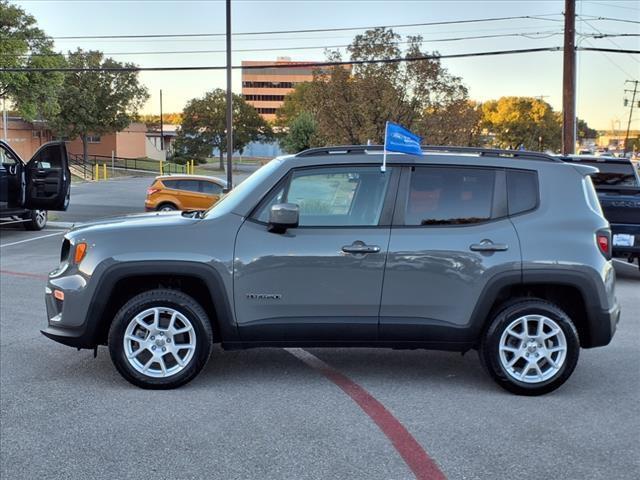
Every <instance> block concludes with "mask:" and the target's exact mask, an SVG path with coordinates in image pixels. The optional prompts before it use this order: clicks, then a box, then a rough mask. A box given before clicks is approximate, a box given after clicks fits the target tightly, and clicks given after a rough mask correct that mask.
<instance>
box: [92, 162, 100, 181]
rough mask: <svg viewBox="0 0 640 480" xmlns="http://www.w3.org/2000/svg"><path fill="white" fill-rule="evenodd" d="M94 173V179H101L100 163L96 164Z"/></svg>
mask: <svg viewBox="0 0 640 480" xmlns="http://www.w3.org/2000/svg"><path fill="white" fill-rule="evenodd" d="M94 170H95V172H94V175H93V179H94V180H95V181H96V182H97V181H99V180H100V165H98V164H97V163H96V164H95V165H94Z"/></svg>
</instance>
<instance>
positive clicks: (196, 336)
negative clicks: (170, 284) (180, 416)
mask: <svg viewBox="0 0 640 480" xmlns="http://www.w3.org/2000/svg"><path fill="white" fill-rule="evenodd" d="M212 343H213V333H212V330H211V323H210V322H209V318H208V317H207V314H206V312H205V311H204V309H203V308H202V306H201V305H200V304H199V303H198V302H196V301H195V300H194V299H193V298H192V297H190V296H188V295H186V294H184V293H182V292H179V291H176V290H166V289H158V290H150V291H148V292H144V293H141V294H139V295H137V296H135V297H133V298H132V299H131V300H129V301H128V302H127V303H126V304H125V305H124V306H123V307H122V308H121V309H120V311H119V312H118V313H117V314H116V316H115V318H114V320H113V323H112V324H111V328H110V330H109V352H110V354H111V360H112V361H113V363H114V365H115V366H116V368H117V369H118V371H119V372H120V374H121V375H122V376H123V377H124V378H125V379H127V380H128V381H129V382H131V383H133V384H134V385H137V386H139V387H142V388H151V389H169V388H176V387H179V386H181V385H184V384H185V383H187V382H189V381H190V380H191V379H193V378H194V377H195V376H196V375H197V374H198V372H200V370H201V369H202V367H203V366H204V365H205V364H206V362H207V360H208V358H209V355H210V354H211V348H212Z"/></svg>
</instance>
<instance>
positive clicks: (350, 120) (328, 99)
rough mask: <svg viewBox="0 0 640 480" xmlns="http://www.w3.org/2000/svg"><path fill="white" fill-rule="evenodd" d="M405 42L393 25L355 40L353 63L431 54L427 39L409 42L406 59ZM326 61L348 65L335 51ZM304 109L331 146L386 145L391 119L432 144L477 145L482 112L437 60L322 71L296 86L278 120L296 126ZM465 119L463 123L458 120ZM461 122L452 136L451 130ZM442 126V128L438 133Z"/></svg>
mask: <svg viewBox="0 0 640 480" xmlns="http://www.w3.org/2000/svg"><path fill="white" fill-rule="evenodd" d="M401 41H402V38H401V37H400V36H399V35H398V34H396V33H394V32H393V30H391V29H387V28H375V29H372V30H368V31H366V32H364V33H363V34H361V35H357V36H356V37H355V38H354V40H353V42H352V43H351V45H350V46H349V47H348V53H349V58H350V60H352V61H354V62H359V61H369V60H385V59H389V60H390V59H396V58H402V57H403V55H404V57H405V58H409V59H410V58H416V57H425V56H427V55H428V53H427V52H425V51H423V50H422V38H421V37H408V41H407V42H406V43H408V47H407V48H406V50H405V52H404V54H403V51H402V50H401V48H400V44H401ZM327 60H328V61H339V60H342V56H341V55H340V54H339V52H329V53H328V55H327ZM302 110H304V111H307V112H309V113H311V114H312V115H313V116H314V117H315V119H316V122H317V138H321V139H324V140H325V141H326V142H327V143H333V144H344V143H347V144H363V143H367V142H369V141H370V142H373V143H382V142H383V141H384V132H385V124H386V122H387V121H393V122H397V123H400V124H402V125H404V126H405V127H407V128H409V129H412V130H414V131H416V132H417V133H419V134H421V135H423V136H424V137H425V140H426V141H427V142H429V143H438V142H440V141H445V142H456V141H458V138H462V139H464V141H465V143H469V142H472V141H473V137H474V136H475V132H476V131H477V130H478V129H477V128H476V125H475V124H474V123H473V122H474V121H476V120H477V117H478V113H477V112H476V111H475V107H474V106H472V105H470V104H469V103H468V91H467V89H466V87H464V85H463V84H462V82H461V79H460V78H459V77H455V76H453V75H451V74H449V72H448V71H447V70H446V69H445V68H444V67H443V66H442V65H441V64H440V61H439V60H438V58H432V59H424V60H419V61H415V62H406V63H393V62H390V63H370V64H360V63H354V65H353V68H351V69H349V68H344V66H336V67H331V68H319V69H318V70H316V71H315V72H314V78H313V81H312V82H310V83H309V84H307V85H305V86H304V87H301V86H299V87H297V88H296V90H295V91H294V93H293V95H292V96H291V97H290V98H288V99H286V100H285V104H284V106H283V109H282V111H281V112H280V115H279V116H278V121H279V124H280V125H286V126H289V127H290V126H291V122H292V121H293V120H294V119H295V118H297V117H298V115H299V114H300V112H301V111H302ZM461 115H462V116H464V120H463V121H462V122H460V116H461ZM458 123H462V124H463V125H464V127H463V128H461V129H460V131H459V132H458V131H457V130H456V135H452V134H451V132H452V129H451V128H449V127H439V126H440V125H454V124H456V125H457V124H458ZM436 128H437V130H436Z"/></svg>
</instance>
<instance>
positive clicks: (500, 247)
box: [469, 240, 509, 252]
mask: <svg viewBox="0 0 640 480" xmlns="http://www.w3.org/2000/svg"><path fill="white" fill-rule="evenodd" d="M469 250H471V251H473V252H504V251H506V250H509V245H507V244H506V243H493V242H492V241H491V240H482V241H481V242H480V243H473V244H471V245H469Z"/></svg>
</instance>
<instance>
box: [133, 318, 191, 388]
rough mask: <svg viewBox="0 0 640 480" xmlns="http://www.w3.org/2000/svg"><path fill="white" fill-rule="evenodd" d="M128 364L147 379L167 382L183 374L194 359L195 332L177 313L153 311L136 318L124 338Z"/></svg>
mask: <svg viewBox="0 0 640 480" xmlns="http://www.w3.org/2000/svg"><path fill="white" fill-rule="evenodd" d="M123 343H124V353H125V356H126V358H127V361H128V362H129V364H130V365H131V366H132V367H133V368H134V369H135V370H137V371H138V372H140V373H142V374H143V375H146V376H148V377H154V378H166V377H171V376H173V375H176V374H177V373H179V372H181V371H182V370H184V369H185V368H186V367H187V366H188V365H189V362H190V361H191V359H192V358H193V356H194V352H195V349H196V332H195V330H194V328H193V325H192V324H191V322H190V321H189V319H188V318H187V317H186V316H184V315H183V314H182V313H180V312H179V311H178V310H175V309H173V308H169V307H154V308H149V309H147V310H144V311H143V312H141V313H139V314H137V315H136V316H135V317H134V318H133V319H132V320H131V321H130V322H129V324H128V325H127V328H126V330H125V333H124V338H123Z"/></svg>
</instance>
